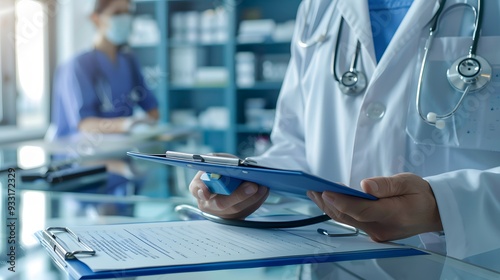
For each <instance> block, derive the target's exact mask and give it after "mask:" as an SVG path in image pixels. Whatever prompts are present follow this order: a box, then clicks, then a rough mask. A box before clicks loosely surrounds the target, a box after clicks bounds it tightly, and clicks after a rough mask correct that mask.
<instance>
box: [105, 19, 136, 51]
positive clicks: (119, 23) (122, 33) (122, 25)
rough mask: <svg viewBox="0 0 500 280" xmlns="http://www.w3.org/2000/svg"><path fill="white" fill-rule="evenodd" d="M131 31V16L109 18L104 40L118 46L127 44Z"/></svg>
mask: <svg viewBox="0 0 500 280" xmlns="http://www.w3.org/2000/svg"><path fill="white" fill-rule="evenodd" d="M131 29H132V16H131V15H129V14H121V15H115V16H112V17H110V18H109V21H108V30H107V31H106V38H107V39H108V40H109V41H110V42H111V43H113V44H115V45H117V46H119V45H123V44H125V43H127V41H128V37H129V36H130V33H131Z"/></svg>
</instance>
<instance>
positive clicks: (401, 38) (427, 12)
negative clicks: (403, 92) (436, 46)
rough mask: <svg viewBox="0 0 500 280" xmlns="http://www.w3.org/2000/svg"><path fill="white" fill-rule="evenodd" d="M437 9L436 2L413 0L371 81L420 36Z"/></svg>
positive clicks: (437, 4)
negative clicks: (396, 55)
mask: <svg viewBox="0 0 500 280" xmlns="http://www.w3.org/2000/svg"><path fill="white" fill-rule="evenodd" d="M438 8H439V3H438V1H435V0H430V1H429V0H414V3H413V4H412V6H411V7H410V9H409V10H408V13H407V14H406V16H405V18H404V19H403V21H402V22H401V25H400V26H399V28H398V30H397V31H396V33H395V34H394V36H393V38H392V40H391V42H390V43H389V45H388V46H387V49H386V50H385V52H384V55H383V56H382V58H381V59H380V62H379V64H378V66H377V69H376V70H375V73H374V75H373V77H372V81H373V80H375V79H377V78H378V76H379V75H380V73H382V72H384V70H385V69H386V68H387V66H388V65H389V64H390V63H391V61H392V58H393V57H394V56H395V54H396V53H397V52H398V51H400V49H401V48H403V47H404V46H405V45H406V44H408V43H409V41H411V40H412V39H413V38H414V37H415V36H419V35H420V34H421V31H422V29H423V28H424V27H425V26H426V25H427V24H428V23H429V21H430V20H431V19H432V17H433V15H434V14H435V12H436V11H437V9H438Z"/></svg>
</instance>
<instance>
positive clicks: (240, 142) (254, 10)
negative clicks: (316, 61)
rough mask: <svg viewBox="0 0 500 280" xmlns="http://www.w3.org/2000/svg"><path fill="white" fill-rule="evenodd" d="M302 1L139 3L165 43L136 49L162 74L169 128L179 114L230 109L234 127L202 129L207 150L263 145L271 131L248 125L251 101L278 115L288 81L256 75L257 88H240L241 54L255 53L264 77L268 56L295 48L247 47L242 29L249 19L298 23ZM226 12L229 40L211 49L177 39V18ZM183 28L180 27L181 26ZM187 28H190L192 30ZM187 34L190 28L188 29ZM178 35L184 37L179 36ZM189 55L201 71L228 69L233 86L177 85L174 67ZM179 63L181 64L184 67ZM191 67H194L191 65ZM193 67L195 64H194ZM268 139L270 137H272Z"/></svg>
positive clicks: (243, 150) (242, 150) (160, 89)
mask: <svg viewBox="0 0 500 280" xmlns="http://www.w3.org/2000/svg"><path fill="white" fill-rule="evenodd" d="M300 1H301V0H285V1H284V0H210V1H207V0H170V1H165V0H134V2H135V3H136V10H137V14H148V15H150V16H152V17H153V18H154V19H156V21H157V24H158V28H159V31H160V38H161V41H160V42H159V43H158V44H157V45H156V46H145V47H134V48H133V50H134V51H135V53H136V55H137V57H138V59H139V61H140V63H141V64H142V65H143V67H144V66H149V67H153V68H154V69H160V71H161V73H162V74H163V75H161V77H162V79H161V81H160V82H159V84H158V85H157V86H156V87H155V94H156V95H157V97H158V99H159V102H160V111H161V117H162V121H163V122H171V121H172V113H173V112H174V111H182V110H192V111H193V112H195V114H196V115H197V116H198V115H199V114H201V113H202V112H203V111H204V110H206V109H207V108H209V107H219V108H221V107H222V108H226V109H227V110H228V111H227V112H228V116H229V124H228V127H227V128H224V129H217V128H216V129H211V128H202V127H199V128H198V130H199V132H200V134H201V135H202V137H203V140H204V143H203V144H205V145H207V146H209V147H211V148H212V149H213V150H214V151H219V152H220V151H223V152H228V153H233V154H237V155H241V154H248V153H249V151H251V147H252V142H251V141H253V139H257V138H258V139H261V138H262V137H267V136H268V135H269V134H270V129H268V128H267V129H264V128H260V127H258V126H254V125H248V124H247V120H246V115H245V105H246V101H247V100H249V99H263V100H265V103H266V104H265V108H264V109H266V110H270V111H272V109H274V108H275V106H276V101H277V98H278V94H279V91H280V88H281V84H282V81H279V80H278V81H274V80H273V81H266V80H264V79H262V75H256V79H255V82H254V83H253V84H248V86H240V85H239V84H238V82H237V69H236V67H237V64H236V54H237V53H239V52H250V53H254V54H255V57H256V60H255V63H256V64H257V66H256V71H259V72H260V71H262V67H260V66H259V65H258V64H260V63H262V61H263V59H264V58H265V57H266V55H281V54H283V55H288V56H289V55H290V42H286V41H280V42H275V41H272V40H269V39H268V40H265V41H262V42H251V43H241V42H238V39H237V35H238V30H239V24H240V22H241V21H242V20H244V19H273V20H275V22H277V23H284V22H287V21H289V20H294V19H295V16H296V14H297V8H298V6H299V4H300ZM216 7H223V8H224V10H225V11H226V13H227V16H228V17H227V22H228V24H227V30H226V32H227V38H226V39H227V40H225V41H223V42H221V41H213V42H210V43H204V42H201V40H198V41H192V40H191V41H189V40H179V39H177V38H184V37H182V36H181V37H175V38H174V35H175V32H178V29H175V30H174V22H173V21H174V18H175V15H176V14H177V13H179V12H181V13H189V12H197V13H201V12H203V11H206V10H208V9H214V8H216ZM177 26H178V25H177ZM186 26H187V25H186ZM186 28H187V27H186ZM177 35H178V34H177ZM183 50H189V51H191V52H192V53H193V57H194V56H196V59H197V67H219V68H220V67H224V68H225V69H227V71H228V72H227V83H224V84H220V85H213V86H212V85H196V82H195V83H192V84H186V83H182V85H181V84H176V83H174V82H173V79H174V78H175V77H174V76H175V75H174V74H175V73H174V72H173V69H172V67H173V66H175V65H174V62H176V61H177V62H178V61H183V60H182V59H181V58H182V57H181V56H176V55H178V54H179V51H180V52H182V51H183ZM178 63H179V62H178ZM186 63H189V62H188V61H186ZM191 63H192V62H191ZM266 135H267V136H266Z"/></svg>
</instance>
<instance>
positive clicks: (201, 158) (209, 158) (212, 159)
mask: <svg viewBox="0 0 500 280" xmlns="http://www.w3.org/2000/svg"><path fill="white" fill-rule="evenodd" d="M165 156H166V157H167V158H174V159H181V160H189V161H193V162H205V163H213V164H223V165H229V166H241V165H245V166H256V165H257V162H256V161H254V160H252V159H250V158H246V159H239V158H235V157H224V156H215V155H197V154H188V153H180V152H173V151H167V152H166V153H165Z"/></svg>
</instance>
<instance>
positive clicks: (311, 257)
mask: <svg viewBox="0 0 500 280" xmlns="http://www.w3.org/2000/svg"><path fill="white" fill-rule="evenodd" d="M197 222H203V221H197ZM205 222H207V221H205ZM167 223H168V222H167ZM145 224H146V225H147V223H145ZM102 226H105V225H102ZM58 229H64V230H65V231H67V232H69V233H71V234H73V233H72V232H71V230H69V229H68V228H58ZM47 231H50V230H49V229H47V230H41V231H38V232H36V233H35V237H36V238H37V239H38V240H39V242H40V244H41V245H42V246H43V247H44V248H45V249H46V250H47V252H48V253H49V255H50V256H51V258H52V260H53V261H54V263H55V264H56V265H57V266H58V267H59V268H60V269H62V270H63V271H65V272H66V273H68V275H69V276H70V279H108V278H122V277H136V276H148V275H159V274H172V273H185V272H200V271H213V270H228V269H242V268H256V267H270V266H284V265H300V264H306V263H324V262H338V261H350V260H363V259H381V258H394V257H406V256H415V255H426V254H427V253H426V252H424V251H421V250H417V249H414V248H411V247H406V246H401V247H399V246H398V247H394V248H387V249H375V250H370V249H368V250H360V251H348V252H331V253H324V254H317V253H312V254H307V255H299V256H281V257H274V258H263V259H253V260H244V261H242V260H238V261H224V262H212V263H199V264H189V265H174V266H159V267H145V268H134V269H124V270H106V271H97V272H94V271H92V270H91V269H90V268H89V267H88V266H87V265H86V264H85V263H83V262H81V261H80V260H78V259H77V258H76V257H75V258H73V256H79V255H80V254H82V253H83V254H86V255H87V256H86V257H90V258H91V257H92V255H93V254H89V251H86V250H78V251H73V252H69V251H66V250H65V249H64V248H63V247H64V245H62V244H59V243H58V241H57V240H56V239H53V240H52V241H51V240H50V238H48V235H47ZM75 238H78V237H77V236H76V235H75ZM78 241H79V242H80V240H78ZM82 245H83V244H82ZM83 249H88V248H85V247H84V248H83ZM67 256H70V258H67Z"/></svg>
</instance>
